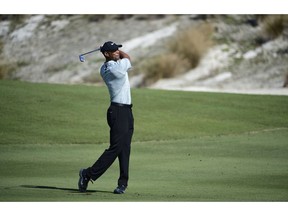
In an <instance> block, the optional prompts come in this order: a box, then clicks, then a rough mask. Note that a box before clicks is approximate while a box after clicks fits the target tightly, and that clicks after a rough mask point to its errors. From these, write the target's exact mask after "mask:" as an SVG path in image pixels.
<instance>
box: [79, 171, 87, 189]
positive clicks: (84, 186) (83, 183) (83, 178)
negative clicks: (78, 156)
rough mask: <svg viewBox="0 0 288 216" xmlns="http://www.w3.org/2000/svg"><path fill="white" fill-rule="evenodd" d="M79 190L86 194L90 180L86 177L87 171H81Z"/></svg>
mask: <svg viewBox="0 0 288 216" xmlns="http://www.w3.org/2000/svg"><path fill="white" fill-rule="evenodd" d="M79 177H80V178H79V181H78V188H79V191H80V192H86V190H87V187H88V183H89V181H90V178H89V177H88V176H87V175H86V173H85V169H80V171H79Z"/></svg>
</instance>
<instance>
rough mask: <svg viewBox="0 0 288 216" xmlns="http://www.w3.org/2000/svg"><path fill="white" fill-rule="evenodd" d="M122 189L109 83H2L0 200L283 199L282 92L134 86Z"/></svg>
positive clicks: (287, 148) (287, 190) (286, 125)
mask: <svg viewBox="0 0 288 216" xmlns="http://www.w3.org/2000/svg"><path fill="white" fill-rule="evenodd" d="M132 94H133V95H132V96H133V103H134V107H133V111H134V117H135V134H134V137H133V144H132V154H131V169H130V182H129V187H128V190H127V193H126V194H125V195H124V196H117V195H114V194H113V193H112V191H113V189H114V187H115V186H116V182H117V178H118V164H117V163H114V164H113V165H112V167H111V168H110V169H109V170H108V171H107V172H106V173H105V174H104V175H103V176H102V177H101V178H100V179H98V180H97V181H96V182H95V183H94V184H89V188H88V189H89V191H88V192H87V193H78V191H77V181H78V171H79V169H80V168H81V167H87V166H90V165H92V163H94V161H95V160H96V159H97V158H98V156H99V155H100V154H101V153H102V152H103V151H104V149H105V148H107V147H108V139H109V137H108V134H109V129H108V126H107V124H106V109H107V106H108V104H109V102H108V92H107V90H106V88H102V87H94V86H83V85H72V86H69V85H51V84H31V83H23V82H18V81H0V111H1V112H0V113H1V114H0V115H1V122H0V131H1V132H0V134H1V139H0V149H1V151H0V161H1V166H0V200H1V201H287V200H288V187H287V177H288V176H287V173H288V172H287V163H288V159H287V155H288V144H287V138H288V122H287V119H288V118H287V117H288V112H287V105H288V98H287V97H286V96H263V95H262V96H256V95H236V94H216V93H193V92H177V91H158V90H148V89H133V93H132Z"/></svg>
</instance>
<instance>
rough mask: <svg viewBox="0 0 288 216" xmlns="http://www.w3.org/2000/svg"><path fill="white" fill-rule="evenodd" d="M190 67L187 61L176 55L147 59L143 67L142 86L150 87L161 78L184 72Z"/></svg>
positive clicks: (163, 55)
mask: <svg viewBox="0 0 288 216" xmlns="http://www.w3.org/2000/svg"><path fill="white" fill-rule="evenodd" d="M189 67H190V64H189V62H188V60H187V59H184V58H182V57H181V56H179V55H177V54H176V53H167V54H162V55H158V56H156V57H153V58H150V59H148V60H147V61H146V62H145V63H144V65H143V68H144V73H145V76H144V83H143V84H144V85H145V86H147V85H150V84H152V83H154V82H156V81H157V80H159V79H162V78H170V77H173V76H175V75H177V74H181V73H184V72H186V71H187V70H188V69H189Z"/></svg>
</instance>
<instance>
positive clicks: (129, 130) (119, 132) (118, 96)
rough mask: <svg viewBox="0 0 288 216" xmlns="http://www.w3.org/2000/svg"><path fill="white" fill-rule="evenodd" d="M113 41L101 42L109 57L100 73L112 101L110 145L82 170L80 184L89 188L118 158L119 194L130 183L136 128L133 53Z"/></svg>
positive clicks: (108, 118)
mask: <svg viewBox="0 0 288 216" xmlns="http://www.w3.org/2000/svg"><path fill="white" fill-rule="evenodd" d="M119 47H122V45H117V44H116V43H114V42H112V41H108V42H105V43H104V44H103V46H101V50H100V51H101V52H102V54H103V55H104V57H105V59H106V61H105V62H104V64H103V65H102V66H101V69H100V74H101V76H102V78H103V80H104V82H105V83H106V85H107V87H108V90H109V94H110V101H111V104H110V106H109V108H108V110H107V122H108V125H109V127H110V146H109V148H108V149H106V150H105V151H104V152H103V154H102V155H101V156H100V157H99V158H98V160H97V161H96V162H95V163H94V164H93V165H92V166H91V167H88V168H87V169H81V170H80V172H79V176H80V178H79V182H78V188H79V191H80V192H85V191H86V189H87V187H88V182H89V181H92V182H93V181H95V180H96V179H98V178H99V177H100V176H101V175H102V174H103V173H104V172H105V171H106V170H107V169H108V168H109V167H110V166H111V165H112V163H113V162H114V161H115V159H116V158H118V161H119V168H120V175H119V179H118V186H117V187H116V189H115V190H114V193H115V194H123V193H125V190H126V188H127V186H128V178H129V158H130V146H131V139H132V135H133V131H134V118H133V114H132V104H131V92H130V83H129V79H128V70H129V69H130V68H131V63H130V57H129V55H128V54H126V53H125V52H123V51H121V50H119V49H118V48H119Z"/></svg>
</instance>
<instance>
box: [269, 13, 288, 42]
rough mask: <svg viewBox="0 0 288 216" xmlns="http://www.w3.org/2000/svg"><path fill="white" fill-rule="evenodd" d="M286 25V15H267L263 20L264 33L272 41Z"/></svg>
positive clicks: (287, 20)
mask: <svg viewBox="0 0 288 216" xmlns="http://www.w3.org/2000/svg"><path fill="white" fill-rule="evenodd" d="M287 25H288V15H269V16H266V17H264V18H263V30H264V33H265V34H267V35H268V37H271V38H272V39H274V38H277V37H278V36H280V35H281V34H282V33H283V31H284V29H285V26H287ZM286 28H287V27H286Z"/></svg>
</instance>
